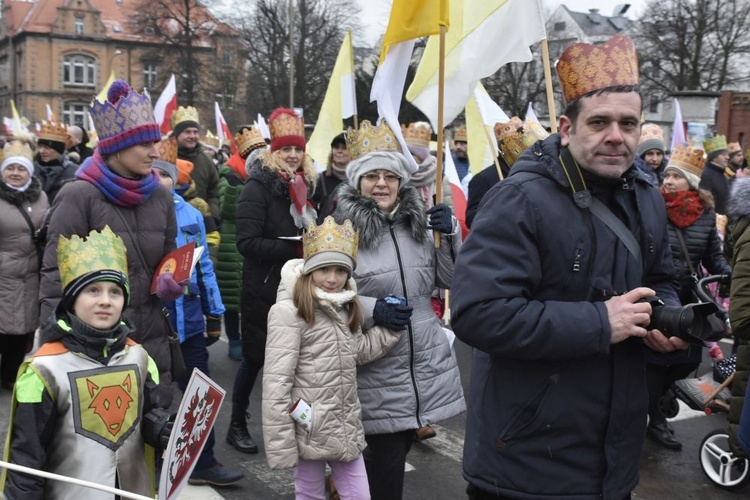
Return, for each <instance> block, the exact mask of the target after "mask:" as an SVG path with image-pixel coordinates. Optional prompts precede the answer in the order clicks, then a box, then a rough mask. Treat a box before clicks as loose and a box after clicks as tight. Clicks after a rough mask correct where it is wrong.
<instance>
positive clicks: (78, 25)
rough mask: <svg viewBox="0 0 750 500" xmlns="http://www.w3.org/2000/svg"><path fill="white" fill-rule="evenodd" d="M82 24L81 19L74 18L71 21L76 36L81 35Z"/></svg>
mask: <svg viewBox="0 0 750 500" xmlns="http://www.w3.org/2000/svg"><path fill="white" fill-rule="evenodd" d="M84 26H85V25H84V22H83V18H82V17H76V18H75V19H74V20H73V28H74V31H75V34H76V35H83V29H84Z"/></svg>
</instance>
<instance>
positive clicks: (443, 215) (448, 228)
mask: <svg viewBox="0 0 750 500" xmlns="http://www.w3.org/2000/svg"><path fill="white" fill-rule="evenodd" d="M427 215H428V216H429V217H430V221H429V224H428V227H429V228H430V229H432V230H433V231H440V232H441V233H443V234H453V213H452V212H451V207H449V206H448V205H446V204H445V203H438V204H437V205H435V206H433V207H431V208H429V209H428V210H427Z"/></svg>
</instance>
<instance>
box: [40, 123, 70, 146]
mask: <svg viewBox="0 0 750 500" xmlns="http://www.w3.org/2000/svg"><path fill="white" fill-rule="evenodd" d="M36 136H37V137H38V138H39V139H43V140H46V141H52V142H62V143H63V144H65V147H66V148H67V147H68V146H69V144H68V127H66V126H65V124H64V123H59V124H58V123H54V122H48V121H46V120H43V121H42V123H41V125H40V126H39V132H38V133H37V135H36Z"/></svg>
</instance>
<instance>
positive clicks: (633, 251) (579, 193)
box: [559, 148, 643, 269]
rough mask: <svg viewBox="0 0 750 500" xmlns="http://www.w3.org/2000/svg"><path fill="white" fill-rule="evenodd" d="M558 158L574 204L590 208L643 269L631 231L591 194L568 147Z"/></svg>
mask: <svg viewBox="0 0 750 500" xmlns="http://www.w3.org/2000/svg"><path fill="white" fill-rule="evenodd" d="M559 160H560V165H562V168H563V172H564V173H565V177H566V178H567V179H568V184H570V189H571V190H572V191H573V201H575V204H576V205H578V207H580V208H582V209H588V210H590V211H591V213H592V214H593V215H594V216H595V217H596V218H597V219H599V220H600V221H602V222H603V223H604V224H605V225H606V226H607V227H608V228H609V229H610V230H611V231H612V232H613V233H615V236H617V238H618V239H619V240H620V241H621V242H622V244H623V245H625V248H626V249H627V250H628V252H630V255H632V256H633V259H635V263H636V264H637V265H638V268H639V269H643V261H642V258H641V248H640V246H639V245H638V241H637V240H636V239H635V236H633V232H632V231H631V230H630V229H628V227H627V226H626V225H625V224H623V222H622V221H621V220H620V219H619V218H618V217H617V216H616V215H615V214H613V213H612V211H611V210H610V209H609V208H607V206H606V205H605V204H604V203H602V202H601V201H599V200H598V199H597V198H595V197H593V196H591V192H590V191H589V190H588V189H587V188H586V182H585V181H584V179H583V173H582V172H581V167H580V166H579V165H578V162H577V161H576V160H575V158H573V155H572V154H571V153H570V150H569V149H568V148H562V149H561V150H560V156H559ZM573 167H574V168H573Z"/></svg>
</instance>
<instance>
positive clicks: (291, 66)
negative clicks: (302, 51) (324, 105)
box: [289, 0, 294, 109]
mask: <svg viewBox="0 0 750 500" xmlns="http://www.w3.org/2000/svg"><path fill="white" fill-rule="evenodd" d="M289 107H290V108H292V109H294V0H289Z"/></svg>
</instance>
